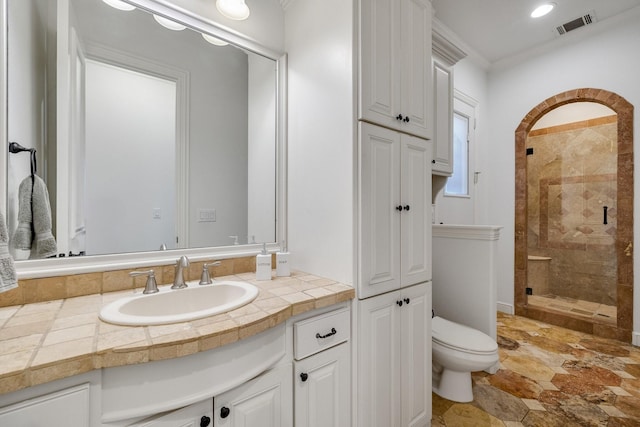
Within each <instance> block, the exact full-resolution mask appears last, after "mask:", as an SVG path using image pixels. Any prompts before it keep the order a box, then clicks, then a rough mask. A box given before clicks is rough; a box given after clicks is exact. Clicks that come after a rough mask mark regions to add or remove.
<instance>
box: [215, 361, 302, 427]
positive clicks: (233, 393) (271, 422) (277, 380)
mask: <svg viewBox="0 0 640 427" xmlns="http://www.w3.org/2000/svg"><path fill="white" fill-rule="evenodd" d="M292 401H293V391H292V384H291V364H290V363H289V364H287V365H284V366H282V367H278V368H274V369H272V370H270V371H267V372H265V373H264V374H262V375H260V376H259V377H257V378H255V379H253V380H251V381H249V382H247V383H245V384H243V385H241V386H239V387H237V388H234V389H233V390H230V391H228V392H226V393H224V394H221V395H220V396H216V397H215V398H214V399H213V403H214V405H213V412H214V424H213V425H214V426H215V427H222V426H225V427H291V426H292V425H293V406H292Z"/></svg>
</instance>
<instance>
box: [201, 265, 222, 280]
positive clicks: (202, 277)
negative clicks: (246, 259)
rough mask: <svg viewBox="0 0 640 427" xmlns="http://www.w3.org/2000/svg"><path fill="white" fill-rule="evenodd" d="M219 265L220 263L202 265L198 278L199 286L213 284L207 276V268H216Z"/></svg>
mask: <svg viewBox="0 0 640 427" xmlns="http://www.w3.org/2000/svg"><path fill="white" fill-rule="evenodd" d="M220 264H221V263H220V261H214V262H210V263H208V264H203V265H202V276H200V283H199V284H200V285H210V284H212V283H213V280H212V278H211V277H210V276H209V267H217V266H219V265H220Z"/></svg>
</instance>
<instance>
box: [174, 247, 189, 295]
mask: <svg viewBox="0 0 640 427" xmlns="http://www.w3.org/2000/svg"><path fill="white" fill-rule="evenodd" d="M185 267H189V258H187V257H186V256H184V255H183V256H181V257H180V259H179V260H178V262H177V263H176V275H175V277H174V278H173V286H171V289H184V288H186V287H187V284H186V283H185V282H184V268H185Z"/></svg>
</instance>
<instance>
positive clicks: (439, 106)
mask: <svg viewBox="0 0 640 427" xmlns="http://www.w3.org/2000/svg"><path fill="white" fill-rule="evenodd" d="M433 103H434V122H433V123H434V124H433V126H434V145H433V160H434V162H433V173H435V174H437V175H445V176H451V174H452V173H453V76H452V74H451V67H449V66H447V65H445V64H444V63H441V62H440V61H438V60H436V59H435V58H434V60H433Z"/></svg>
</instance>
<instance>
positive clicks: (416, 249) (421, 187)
mask: <svg viewBox="0 0 640 427" xmlns="http://www.w3.org/2000/svg"><path fill="white" fill-rule="evenodd" d="M401 145H402V149H401V156H402V162H401V170H402V179H401V190H400V194H401V198H402V202H401V203H402V214H401V215H400V218H401V222H400V228H401V246H400V254H401V262H402V265H401V280H400V282H401V286H403V287H404V286H409V285H414V284H416V283H421V282H426V281H427V280H431V142H429V141H427V140H424V139H420V138H416V137H412V136H409V135H402V139H401Z"/></svg>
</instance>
